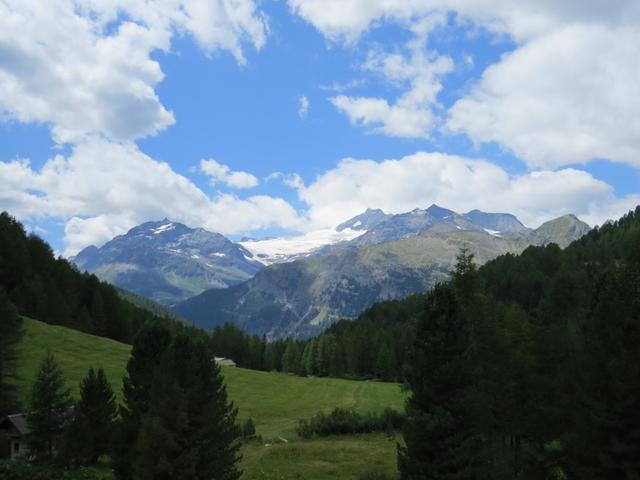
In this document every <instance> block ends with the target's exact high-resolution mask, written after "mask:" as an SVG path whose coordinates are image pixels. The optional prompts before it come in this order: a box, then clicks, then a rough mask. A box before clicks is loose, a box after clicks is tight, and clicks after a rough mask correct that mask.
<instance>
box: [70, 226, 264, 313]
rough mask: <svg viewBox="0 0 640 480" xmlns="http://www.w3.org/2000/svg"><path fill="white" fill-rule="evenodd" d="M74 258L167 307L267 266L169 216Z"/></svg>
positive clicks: (225, 241) (221, 239) (217, 236)
mask: <svg viewBox="0 0 640 480" xmlns="http://www.w3.org/2000/svg"><path fill="white" fill-rule="evenodd" d="M71 261H73V262H74V263H75V264H76V265H77V266H78V268H80V269H81V270H88V271H90V272H92V273H95V274H96V275H97V276H98V277H100V278H101V279H103V280H106V281H108V282H111V283H113V284H115V285H117V286H119V287H121V288H124V289H126V290H129V291H131V292H133V293H136V294H138V295H142V296H143V297H146V298H150V299H152V300H155V301H157V302H159V303H161V304H163V305H169V304H172V303H175V302H178V301H181V300H184V299H186V298H189V297H191V296H193V295H197V294H199V293H201V292H202V291H204V290H207V289H209V288H225V287H229V286H231V285H236V284H238V283H241V282H243V281H245V280H247V279H249V278H251V277H253V275H255V273H256V272H258V271H259V270H260V269H261V268H262V267H263V265H262V264H261V263H260V262H258V261H256V260H254V259H253V258H252V256H251V253H250V252H249V251H247V250H246V249H245V248H244V247H242V246H241V245H238V244H236V243H233V242H232V241H230V240H228V239H227V238H226V237H224V236H223V235H220V234H218V233H212V232H208V231H206V230H203V229H201V228H196V229H192V228H189V227H187V226H185V225H183V224H181V223H177V222H171V221H169V220H167V219H164V220H162V221H159V222H147V223H143V224H142V225H138V226H137V227H134V228H132V229H131V230H129V231H128V232H127V233H126V234H125V235H120V236H117V237H115V238H114V239H112V240H110V241H109V242H107V243H106V244H104V245H103V246H102V247H100V248H96V247H94V246H90V247H87V248H85V249H84V250H82V251H81V252H80V253H78V255H76V256H75V257H74V258H72V259H71Z"/></svg>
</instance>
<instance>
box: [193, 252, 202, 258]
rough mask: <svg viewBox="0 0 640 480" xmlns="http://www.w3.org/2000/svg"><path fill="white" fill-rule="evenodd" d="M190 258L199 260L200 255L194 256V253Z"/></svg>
mask: <svg viewBox="0 0 640 480" xmlns="http://www.w3.org/2000/svg"><path fill="white" fill-rule="evenodd" d="M191 258H200V255H196V254H195V253H194V254H193V255H191Z"/></svg>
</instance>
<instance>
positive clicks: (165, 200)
mask: <svg viewBox="0 0 640 480" xmlns="http://www.w3.org/2000/svg"><path fill="white" fill-rule="evenodd" d="M0 205H2V208H3V209H5V208H6V209H8V210H9V211H11V212H12V213H13V214H15V215H17V216H18V217H19V218H21V219H38V218H43V217H54V218H57V219H61V220H62V221H65V222H66V227H65V242H66V244H67V251H66V252H65V253H66V254H73V253H75V252H76V251H77V250H78V249H80V248H82V247H85V246H87V245H89V244H98V245H99V244H101V243H103V242H104V241H106V240H108V239H110V238H111V237H113V236H114V235H115V234H118V233H122V232H124V231H126V230H127V229H129V228H131V227H132V226H134V225H136V224H138V223H141V222H143V221H147V220H149V219H154V218H155V219H157V218H163V217H168V218H171V219H174V220H176V221H181V222H184V223H186V224H188V225H193V226H202V227H204V228H207V229H210V230H213V231H218V232H221V233H225V234H232V233H241V232H246V231H251V230H260V229H264V228H270V227H279V228H285V229H292V228H298V227H299V225H300V219H299V218H298V215H297V213H296V212H295V210H294V209H293V207H292V206H291V205H289V204H288V203H287V202H286V201H284V200H282V199H280V198H274V197H269V196H265V195H254V196H250V197H247V198H239V197H237V196H235V195H230V194H216V195H215V196H213V197H210V196H207V195H206V194H205V193H204V192H202V191H201V190H200V189H199V188H198V187H196V186H195V185H194V184H193V183H192V182H191V181H189V180H188V179H187V178H185V177H183V176H182V175H179V174H177V173H175V172H174V171H173V170H172V169H171V167H170V166H169V165H168V164H167V163H163V162H158V161H156V160H154V159H152V158H151V157H149V156H147V155H145V154H144V153H142V152H141V151H140V150H139V149H138V147H137V146H136V145H134V144H130V143H128V144H118V143H113V142H109V141H106V140H104V139H99V138H92V139H90V140H88V141H86V142H83V143H81V144H79V145H77V146H76V147H74V148H73V151H72V153H71V154H70V155H69V156H68V157H64V156H62V155H57V156H55V157H54V158H52V159H50V160H49V161H47V162H46V163H45V164H44V166H43V167H42V168H40V169H34V168H32V167H31V165H30V164H29V162H28V161H26V160H16V161H12V162H0Z"/></svg>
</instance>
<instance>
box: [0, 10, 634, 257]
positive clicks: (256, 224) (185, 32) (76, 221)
mask: <svg viewBox="0 0 640 480" xmlns="http://www.w3.org/2000/svg"><path fill="white" fill-rule="evenodd" d="M468 3H469V6H467V7H465V8H466V9H464V10H461V8H462V7H459V6H457V3H456V2H448V1H447V0H437V1H435V0H434V1H426V0H425V1H415V2H414V1H412V2H397V4H396V5H391V6H389V5H390V3H389V2H382V1H377V0H371V1H366V2H365V1H360V0H345V1H344V2H342V1H338V0H326V1H324V2H320V1H319V0H290V1H289V2H285V1H266V0H265V1H262V2H254V1H251V0H239V1H238V2H236V4H233V5H232V4H230V3H228V2H223V1H221V0H189V1H185V2H173V1H166V2H147V3H145V2H137V1H132V2H119V1H117V0H113V1H111V2H93V1H89V0H87V1H86V2H79V4H80V5H82V6H83V7H82V8H74V7H73V4H72V3H71V2H66V1H61V2H60V5H58V6H51V7H38V2H36V1H34V2H30V1H17V0H16V1H13V0H10V1H8V2H7V3H6V4H5V5H3V6H0V31H1V32H3V33H0V91H2V92H4V93H0V112H1V113H0V121H1V123H0V209H3V210H4V209H6V210H8V211H9V212H11V213H12V214H14V215H16V216H17V217H18V218H19V219H21V220H22V221H23V222H24V223H25V224H26V225H27V226H28V227H29V228H30V229H33V230H34V231H35V232H37V233H38V234H40V235H42V236H43V237H44V238H46V239H47V240H48V241H49V242H50V243H51V244H52V245H53V246H54V248H55V249H56V250H57V251H58V252H64V253H65V254H73V253H74V252H76V251H77V250H78V249H80V248H83V247H85V246H87V245H89V244H101V243H103V242H104V241H106V240H108V239H109V238H111V237H112V236H114V235H116V234H119V233H123V232H125V231H126V230H127V229H128V228H131V227H132V226H133V225H135V224H136V223H140V222H142V221H147V220H153V219H159V218H163V217H165V216H166V217H169V218H172V219H175V220H178V221H182V222H185V223H187V224H189V225H191V226H203V227H205V228H208V229H211V230H217V231H220V232H222V233H225V234H227V235H229V236H230V237H231V238H239V237H240V236H243V235H251V236H258V237H259V236H267V235H274V234H292V233H294V232H303V231H308V230H313V229H317V228H325V227H332V226H335V225H337V224H338V223H340V221H342V220H345V219H346V218H348V217H350V216H353V215H355V214H357V213H359V212H360V211H362V210H364V209H365V208H367V207H377V208H383V209H384V210H385V211H389V212H400V211H406V210H410V209H413V208H415V207H426V206H428V205H429V204H431V203H438V204H441V205H443V206H445V207H449V208H452V209H455V210H458V211H466V210H469V209H472V208H481V209H484V210H490V211H510V212H513V213H515V214H516V215H518V216H519V217H520V218H521V219H522V220H523V221H524V222H525V223H527V224H529V225H531V226H537V225H538V224H540V223H541V222H543V221H545V220H548V219H550V218H552V217H554V216H557V215H561V214H564V213H576V214H578V215H580V216H581V217H582V218H584V219H585V220H587V221H588V222H590V223H592V224H595V223H601V222H602V221H604V220H606V219H607V218H613V217H616V216H619V215H620V214H622V213H624V212H625V211H627V210H628V209H629V208H632V207H633V206H634V205H636V204H638V203H640V168H639V167H640V140H639V138H638V135H637V132H638V129H637V128H638V123H637V122H638V120H637V118H638V117H637V112H638V108H640V103H639V100H638V98H637V95H634V88H636V86H637V80H638V79H640V72H639V69H640V67H638V64H637V62H633V61H629V60H630V59H636V60H637V58H638V57H637V55H638V54H640V49H639V47H638V46H637V45H638V44H639V42H635V40H636V39H638V38H640V32H639V29H638V27H637V25H639V24H640V23H639V22H638V21H637V10H636V9H635V8H633V2H620V5H619V7H618V9H616V8H612V9H608V10H607V11H606V12H604V13H603V11H602V9H601V5H600V2H597V1H594V2H587V4H586V5H585V4H582V3H580V2H575V5H574V2H567V4H566V5H564V6H563V7H562V8H559V7H558V8H557V7H554V6H553V5H549V6H541V4H540V3H539V2H506V3H507V5H508V8H505V5H504V2H501V1H499V0H495V1H491V0H477V1H472V2H468ZM230 5H231V6H230ZM572 5H573V6H574V7H575V8H572ZM47 8H50V9H51V11H46V9H47ZM185 12H186V13H187V14H188V15H186V16H185ZM621 18H622V19H624V20H620V19H621ZM3 22H4V24H3ZM625 22H626V23H625ZM58 26H61V27H62V28H58ZM594 45H597V46H596V47H594ZM34 78H36V79H37V80H35V81H34ZM303 104H304V105H306V108H301V106H303ZM345 159H350V160H345ZM203 161H205V163H202V162H203Z"/></svg>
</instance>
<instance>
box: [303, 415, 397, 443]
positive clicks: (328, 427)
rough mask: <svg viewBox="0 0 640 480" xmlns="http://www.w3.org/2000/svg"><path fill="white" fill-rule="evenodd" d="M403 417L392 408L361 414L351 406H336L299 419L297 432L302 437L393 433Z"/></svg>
mask: <svg viewBox="0 0 640 480" xmlns="http://www.w3.org/2000/svg"><path fill="white" fill-rule="evenodd" d="M403 419H404V417H403V416H402V415H401V414H399V413H398V412H396V411H395V410H393V409H391V408H386V409H385V410H384V411H383V412H382V413H378V414H376V413H366V414H361V413H358V412H356V411H355V410H353V409H349V408H336V409H335V410H333V411H332V412H331V413H329V414H326V413H323V412H319V413H316V414H315V415H314V416H313V417H311V418H310V419H309V420H299V421H298V426H297V427H296V433H297V434H298V435H300V436H301V437H302V438H311V437H313V436H319V437H326V436H328V435H352V434H356V433H372V432H386V433H388V434H390V435H391V434H393V432H395V431H396V430H398V429H399V428H400V427H401V426H402V422H403Z"/></svg>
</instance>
